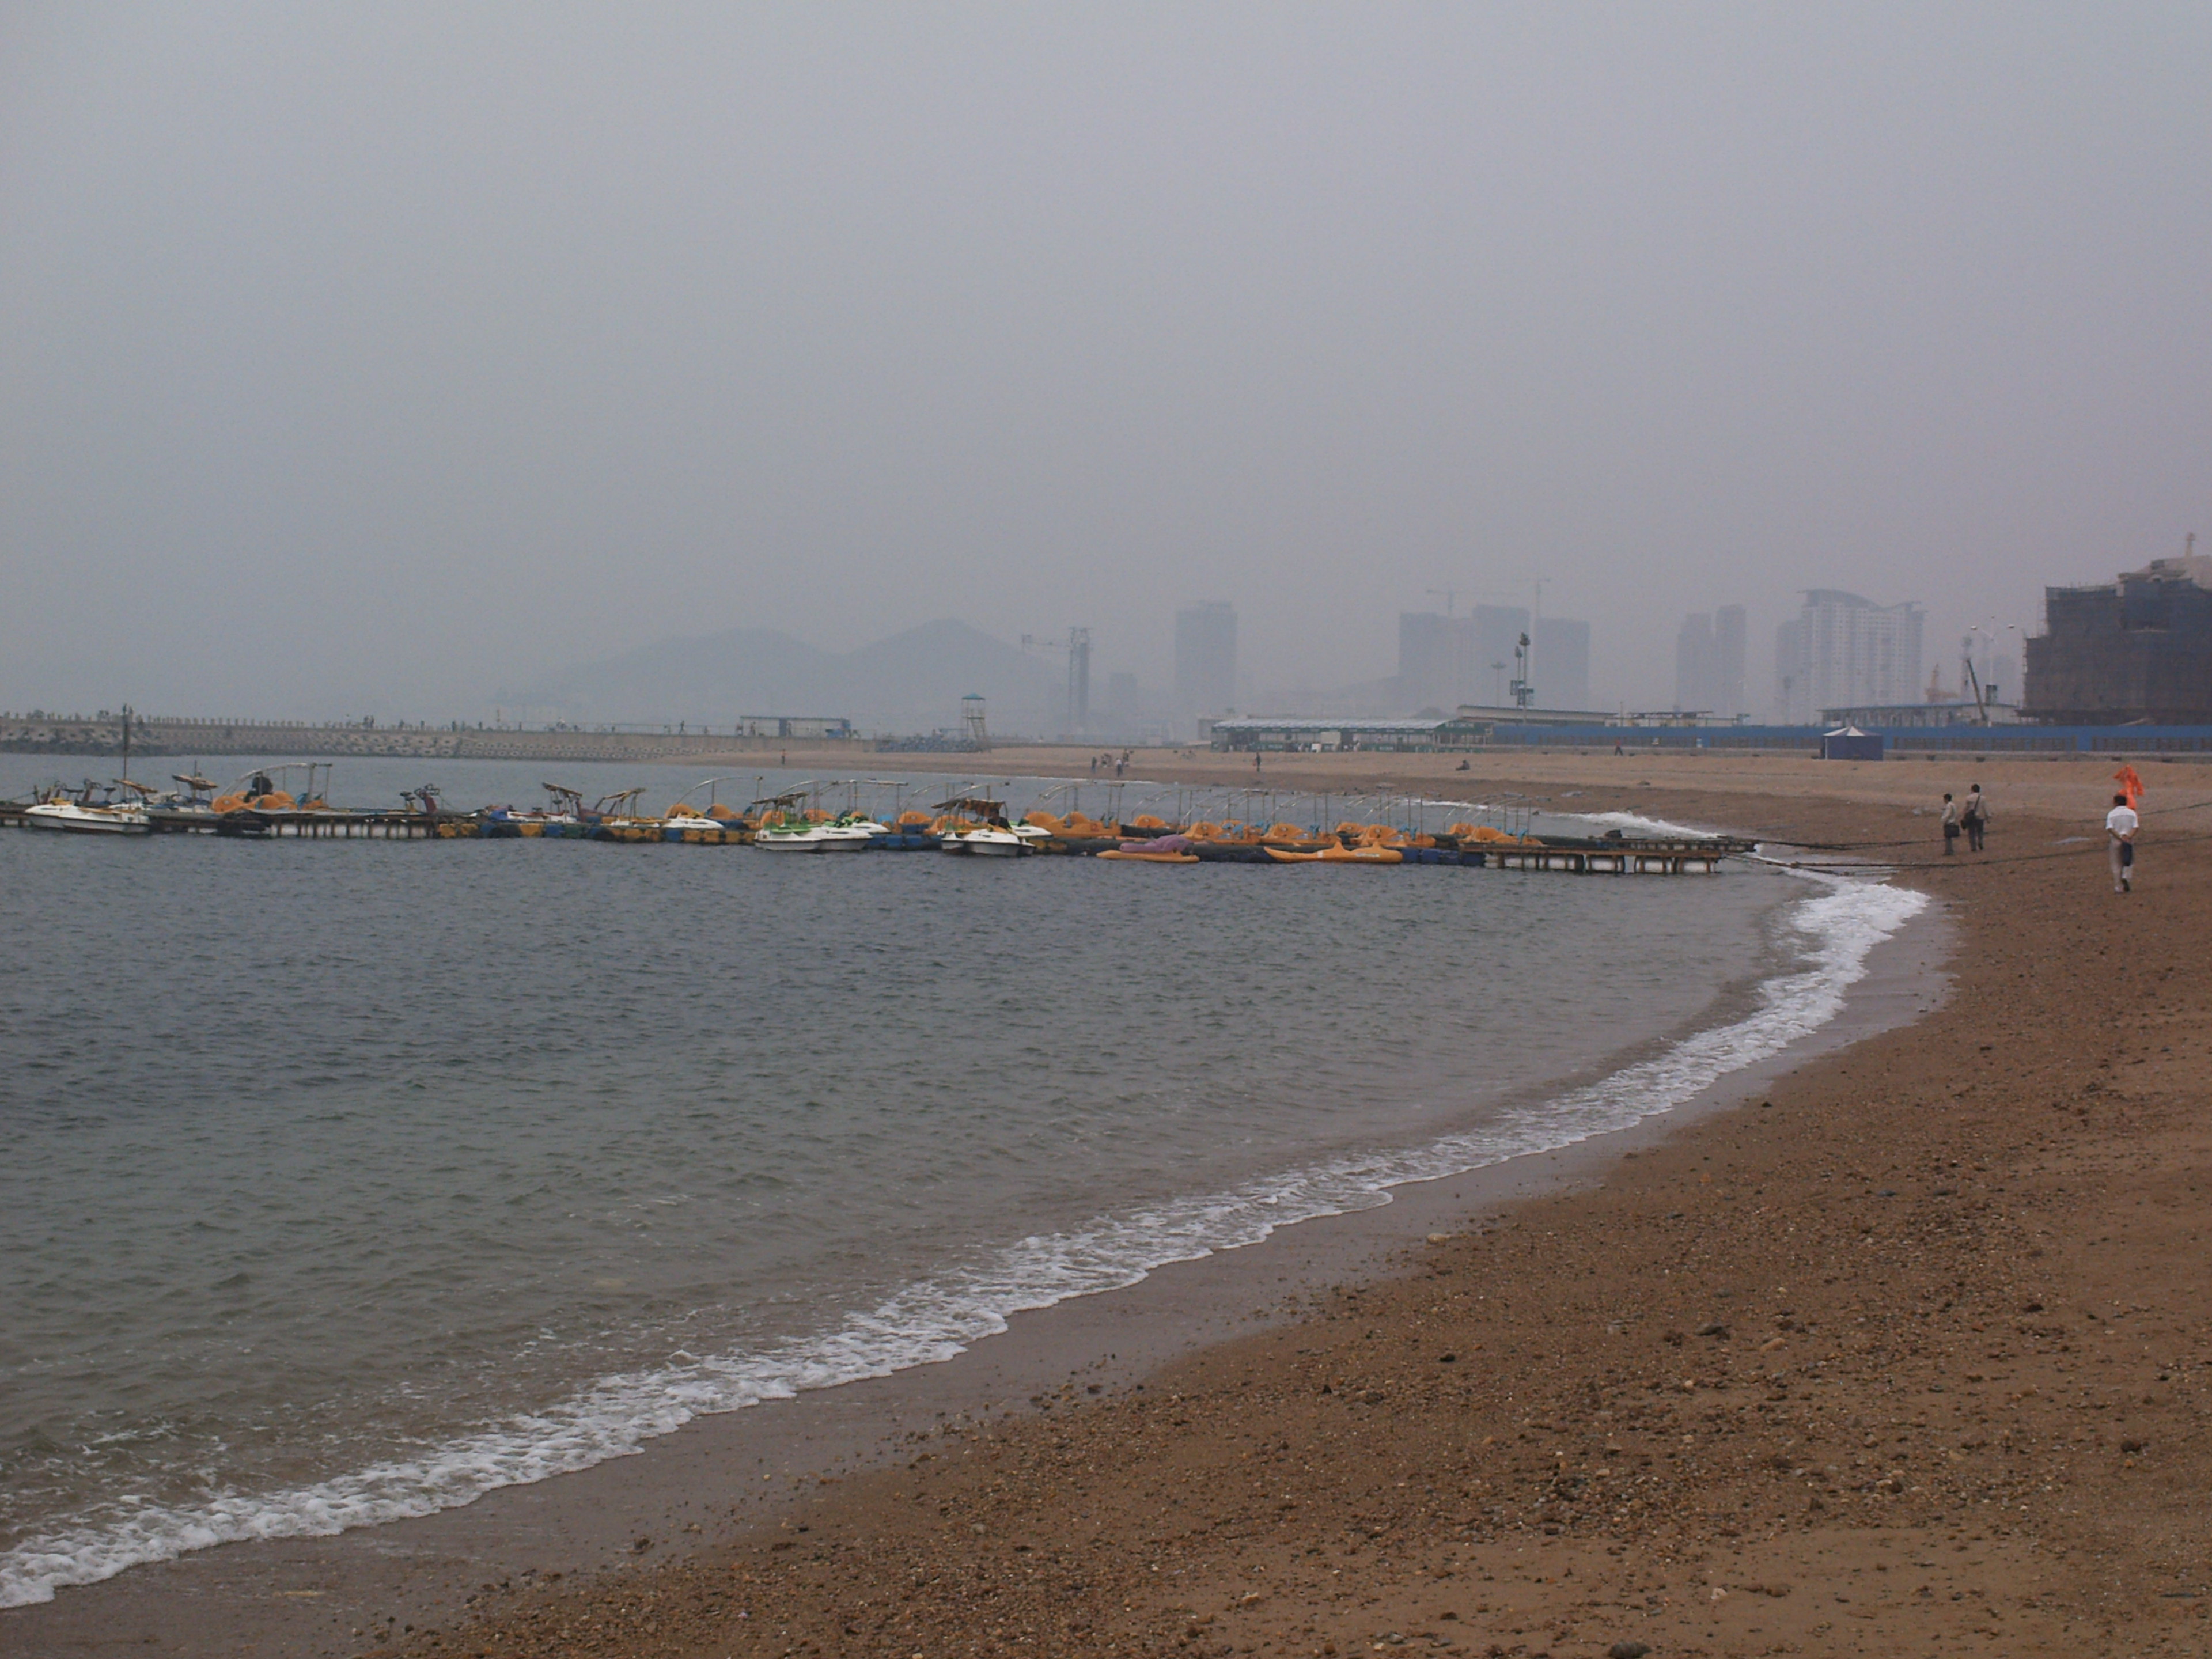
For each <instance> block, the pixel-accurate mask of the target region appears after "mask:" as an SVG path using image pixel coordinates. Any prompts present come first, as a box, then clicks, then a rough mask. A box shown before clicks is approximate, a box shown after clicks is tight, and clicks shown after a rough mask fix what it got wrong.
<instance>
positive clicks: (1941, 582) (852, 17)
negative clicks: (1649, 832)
mask: <svg viewBox="0 0 2212 1659" xmlns="http://www.w3.org/2000/svg"><path fill="white" fill-rule="evenodd" d="M11 15H20V16H21V18H22V19H23V20H24V21H22V22H21V25H20V26H18V27H8V28H4V29H0V386H5V387H6V389H7V390H6V394H5V396H4V397H0V549H4V550H6V558H5V564H6V568H7V578H6V595H5V597H6V603H5V604H4V605H0V705H6V706H13V707H18V708H21V707H28V706H31V705H33V704H34V703H35V704H41V705H52V704H57V703H59V704H64V705H69V706H74V707H80V708H92V707H96V706H99V705H100V704H103V703H105V704H107V705H110V706H112V705H114V704H116V703H118V702H124V701H129V702H133V703H134V704H143V705H145V706H148V707H161V708H174V709H210V708H228V709H236V708H244V707H248V706H259V707H264V708H276V709H282V710H284V711H288V712H293V713H296V714H298V715H300V716H301V717H319V716H325V715H334V716H348V715H351V716H358V715H360V714H363V713H365V712H369V711H374V712H375V713H377V714H379V715H380V717H382V718H387V719H436V718H451V717H453V716H455V715H457V714H459V713H460V712H462V711H463V710H468V711H470V712H471V713H472V714H476V715H477V716H478V717H489V715H490V714H492V710H493V706H494V705H495V702H496V700H497V696H498V693H499V691H500V690H501V689H502V688H505V687H508V686H514V685H521V684H530V683H532V682H534V681H536V680H538V679H540V678H545V677H547V676H549V675H550V674H552V673H553V672H554V671H556V670H559V669H562V668H564V667H567V666H574V665H586V664H590V663H595V662H599V661H601V660H604V659H611V658H616V657H621V656H624V655H627V654H629V653H638V652H649V651H651V650H653V649H654V648H656V647H663V646H665V645H666V644H667V643H668V642H669V641H678V640H683V639H687V638H696V637H699V636H702V635H711V634H714V633H716V632H720V631H732V630H743V629H751V630H775V631H781V632H782V633H785V634H787V635H791V636H793V637H794V638H798V639H802V640H805V641H810V642H811V644H812V645H813V646H814V647H815V648H817V649H818V650H820V651H822V652H824V653H829V654H831V655H845V654H849V653H854V652H856V651H861V650H864V649H866V647H869V646H870V645H871V644H872V642H874V641H880V640H883V639H886V638H889V637H892V636H894V635H898V634H899V633H901V632H902V631H903V630H905V629H910V628H912V627H915V626H916V625H920V624H924V623H929V622H931V621H933V620H934V619H941V618H946V617H957V618H960V619H962V620H963V621H964V622H965V623H968V624H969V625H970V626H972V627H973V628H975V629H977V630H979V631H980V632H981V633H982V634H984V635H989V636H991V637H993V638H994V639H996V640H998V641H1004V642H1013V641H1019V640H1020V639H1022V638H1023V637H1024V635H1031V636H1035V637H1036V638H1041V639H1042V638H1053V637H1062V638H1064V637H1065V636H1066V629H1068V627H1069V626H1071V625H1079V626H1082V627H1085V628H1088V629H1091V630H1092V633H1093V639H1094V641H1095V651H1096V653H1097V660H1096V666H1097V670H1098V671H1099V673H1100V674H1101V675H1102V676H1110V675H1111V674H1113V673H1116V672H1119V673H1127V674H1132V675H1133V676H1135V678H1136V680H1137V683H1138V684H1139V687H1140V688H1142V690H1143V691H1144V693H1145V695H1146V696H1150V697H1152V698H1155V699H1157V700H1158V702H1160V703H1161V704H1163V705H1164V704H1167V703H1169V702H1172V701H1173V697H1174V693H1173V684H1174V676H1175V617H1176V611H1177V610H1178V609H1180V608H1181V607H1182V606H1185V605H1190V604H1193V603H1196V602H1198V601H1200V600H1205V599H1218V600H1221V601H1223V602H1225V603H1227V604H1229V605H1231V606H1232V607H1233V608H1234V609H1235V611H1236V612H1237V685H1236V688H1235V690H1234V691H1233V693H1232V695H1231V701H1232V702H1236V703H1237V704H1238V705H1239V706H1241V704H1242V702H1243V701H1245V700H1246V699H1247V698H1249V697H1250V696H1271V695H1272V693H1273V691H1276V690H1279V691H1281V692H1283V693H1284V694H1285V696H1342V697H1343V698H1344V699H1346V700H1347V701H1356V700H1359V699H1369V700H1372V699H1375V698H1379V697H1381V696H1384V695H1386V694H1385V692H1384V691H1383V690H1382V689H1380V688H1381V687H1382V684H1383V682H1387V681H1389V680H1391V679H1392V678H1394V674H1395V666H1396V664H1395V657H1396V652H1397V647H1398V643H1399V641H1398V638H1397V635H1398V629H1399V617H1400V615H1401V612H1407V611H1414V612H1418V611H1434V610H1444V611H1457V612H1460V613H1462V614H1464V613H1465V612H1466V611H1467V610H1468V606H1469V605H1473V604H1478V603H1480V604H1486V605H1494V606H1499V607H1504V608H1509V609H1510V608H1519V609H1525V610H1527V611H1529V612H1530V613H1531V616H1532V618H1533V617H1536V616H1542V617H1567V618H1572V619H1577V620H1584V621H1587V622H1589V624H1590V627H1591V653H1590V674H1589V688H1588V691H1589V696H1588V699H1587V700H1588V701H1590V702H1595V703H1597V704H1598V705H1600V706H1601V707H1613V706H1614V705H1616V704H1617V703H1621V702H1626V703H1628V704H1631V705H1635V706H1641V707H1645V708H1663V707H1665V706H1666V705H1667V704H1668V702H1669V701H1670V700H1671V696H1672V691H1673V687H1674V649H1675V645H1676V639H1675V633H1676V628H1677V624H1678V623H1680V619H1681V618H1682V617H1683V616H1684V615H1685V614H1686V612H1688V611H1692V610H1697V609H1699V608H1702V607H1705V606H1708V605H1711V604H1712V603H1715V602H1717V600H1719V599H1726V600H1727V601H1729V602H1730V603H1735V604H1741V605H1743V606H1745V607H1746V611H1747V616H1748V617H1749V619H1750V624H1751V627H1750V635H1749V637H1750V640H1751V648H1752V652H1753V656H1754V660H1753V661H1752V662H1751V663H1750V665H1748V668H1747V672H1748V674H1749V675H1750V678H1751V682H1752V684H1753V698H1754V701H1755V702H1760V703H1764V702H1765V701H1766V700H1767V689H1768V683H1769V680H1770V678H1771V663H1770V660H1769V647H1770V646H1771V641H1772V640H1773V638H1774V630H1775V629H1776V627H1777V625H1778V623H1781V622H1783V621H1784V619H1786V618H1787V617H1790V615H1791V614H1793V613H1794V612H1795V611H1796V609H1797V608H1798V605H1799V603H1800V602H1799V600H1798V599H1797V597H1796V595H1797V594H1798V593H1799V592H1801V591H1802V590H1804V589H1807V588H1815V587H1828V588H1836V589H1849V590H1850V591H1854V592H1863V593H1869V594H1873V595H1875V596H1877V597H1884V598H1900V597H1911V599H1915V600H1916V601H1917V603H1919V604H1920V605H1922V607H1923V611H1924V612H1925V616H1926V627H1927V629H1928V630H1929V631H1928V637H1929V641H1931V642H1933V641H1942V647H1943V649H1942V657H1943V659H1944V661H1945V664H1946V667H1945V673H1946V677H1947V678H1948V677H1949V676H1950V675H1951V674H1952V673H1953V672H1954V665H1953V664H1952V663H1951V660H1950V658H1951V647H1952V646H1953V644H1954V642H1955V641H1957V640H1958V639H1959V638H1960V636H1961V635H1963V634H1965V633H1966V631H1967V630H1968V629H1971V628H1974V627H1981V628H1984V629H1986V630H1987V631H1989V632H1990V633H1992V634H1993V635H2002V634H2004V633H2005V631H2006V630H2007V629H2008V628H2011V627H2018V628H2020V629H2021V630H2022V631H2023V632H2024V633H2025V632H2030V631H2033V624H2034V623H2035V622H2036V620H2037V618H2038V617H2039V606H2040V604H2041V594H2042V590H2043V588H2044V587H2045V586H2046V585H2064V584H2069V583H2079V582H2093V581H2097V580H2104V579H2106V578H2108V577H2109V575H2110V574H2111V572H2112V570H2114V569H2116V568H2133V567H2139V566H2141V565H2142V564H2144V563H2145V562H2148V560H2149V559H2151V558H2154V557H2160V556H2169V555H2174V554H2179V552H2180V551H2181V550H2182V544H2183V538H2184V537H2185V534H2186V533H2187V532H2189V531H2191V530H2192V529H2212V485H2208V483H2207V478H2206V473H2205V469H2204V465H2203V457H2204V455H2205V454H2206V453H2212V404H2208V402H2207V400H2206V398H2205V397H2204V394H2203V380H2204V368H2203V366H2204V364H2206V363H2207V362H2212V307H2206V306H2205V305H2204V304H2203V272H2204V270H2206V269H2207V267H2208V265H2212V191H2206V190H2205V189H2204V188H2203V179H2202V173H2203V165H2202V160H2201V157H2202V155H2203V151H2204V149H2205V148H2206V143H2205V142H2203V134H2204V133H2205V132H2206V131H2207V121H2208V117H2207V115H2206V112H2205V100H2204V96H2203V86H2204V83H2205V80H2206V67H2207V65H2208V64H2212V11H2208V10H2206V9H2203V8H2196V9H2191V8H2157V7H2154V8H2122V9H2117V10H2115V9H2100V10H2092V9H2082V8H2076V9H2072V10H2067V9H2041V10H2027V11H2021V10H2017V9H2016V10H2015V11H2014V12H2012V13H2003V12H1989V13H1984V12H1968V11H1961V10H1959V9H1955V8H1942V7H1926V6H1916V5H1909V4H1905V3H1903V0H1865V3H1863V4H1859V5H1855V6H1851V7H1848V8H1829V9H1820V8H1813V9H1807V8H1778V7H1769V8H1757V7H1748V6H1731V5H1726V4H1724V5H1723V6H1722V7H1720V8H1719V9H1717V10H1715V11H1711V12H1709V13H1704V14H1699V13H1696V12H1694V11H1692V12H1688V13H1685V12H1680V11H1676V10H1674V9H1667V8H1641V9H1639V8H1615V9H1610V10H1607V11H1603V12H1601V13H1591V14H1585V13H1583V12H1580V11H1577V10H1575V9H1563V8H1550V9H1545V8H1537V9H1528V10H1526V11H1522V12H1509V11H1500V10H1498V9H1490V8H1483V7H1456V8H1455V7H1427V8H1412V9H1381V10H1376V9H1359V8H1346V7H1330V6H1320V5H1306V4H1301V3H1298V0H1287V3H1285V4H1283V5H1279V6H1272V7H1267V8H1251V7H1238V6H1234V5H1232V6H1229V7H1223V8H1206V9H1196V10H1176V9H1150V10H1148V9H1143V8H1121V9H1090V10H1085V9H1058V10H1051V9H1047V10H1039V11H1035V12H1021V13H1016V12H1012V11H994V10H992V9H982V10H980V11H963V10H959V9H927V8H896V7H895V8H891V9H890V10H889V11H888V12H887V13H886V12H870V13H866V14H863V13H860V12H855V11H852V10H847V9H837V8H823V7H798V8H773V7H771V8H713V7H704V6H696V5H690V4H685V3H680V0H679V3H676V4H671V5H668V6H663V7H656V8H652V9H648V10H647V11H644V12H640V13H633V12H629V11H616V10H612V9H602V10H591V9H586V10H582V11H578V12H574V13H569V12H562V13H559V14H557V15H547V14H545V13H544V12H543V11H542V10H539V9H532V8H527V7H521V6H516V5H513V4H512V3H506V0H486V3H484V4H483V5H480V6H477V7H474V8H459V9H457V8H450V7H431V6H423V5H419V4H410V3H400V4H395V5H388V6H379V7H374V8H368V9H328V8H314V7H297V6H283V5H276V4H271V3H265V0H246V3H244V4H241V5H240V6H237V7H234V8H228V9H225V10H224V11H223V12H222V22H221V25H220V26H219V27H216V26H213V25H211V24H210V21H209V15H208V14H207V12H206V11H205V9H204V8H195V7H190V6H182V5H175V4H171V3H166V0H148V3H146V4H143V5H141V6H138V7H134V8H131V9H128V10H127V11H125V10H117V9H109V8H101V7H82V6H66V5H53V4H46V3H33V4H32V5H31V6H29V7H28V8H27V9H26V8H22V7H18V8H15V10H14V13H12V14H11ZM1700 18H1702V20H1703V21H1699V19H1700ZM2191 135H2196V137H2194V138H2192V137H2191ZM1540 585H1541V598H1540V597H1539V588H1540ZM1447 595H1449V596H1450V597H1449V598H1448V597H1447ZM1534 652H1535V658H1534V669H1533V673H1534V679H1535V682H1536V690H1537V695H1538V696H1540V697H1541V698H1542V699H1543V700H1545V701H1547V702H1549V701H1553V700H1555V699H1559V698H1564V697H1565V695H1566V694H1567V692H1568V691H1570V690H1571V681H1565V680H1562V679H1561V678H1559V676H1557V675H1555V674H1553V673H1551V672H1550V671H1549V670H1548V669H1547V666H1546V665H1545V659H1546V657H1547V646H1546V642H1545V641H1543V640H1541V639H1537V640H1535V641H1534ZM1552 654H1553V656H1554V658H1555V659H1561V660H1564V659H1563V658H1560V654H1559V652H1558V651H1557V650H1554V651H1553V653H1552ZM1930 654H1931V655H1933V654H1935V653H1934V652H1933V651H1932V650H1931V652H1930ZM1499 659H1500V656H1499V653H1498V651H1497V650H1496V648H1495V647H1494V646H1486V653H1484V654H1482V655H1481V657H1480V667H1479V668H1478V669H1477V670H1475V674H1476V677H1477V678H1478V679H1487V681H1488V682H1489V684H1488V685H1487V686H1486V687H1484V688H1482V689H1480V691H1479V695H1480V696H1482V697H1483V698H1485V699H1488V698H1490V697H1492V696H1496V695H1497V690H1496V686H1497V680H1498V671H1497V670H1495V669H1494V668H1493V667H1492V666H1491V665H1492V664H1493V663H1495V662H1497V661H1498V660H1499ZM1061 666H1062V667H1063V669H1064V666H1065V665H1064V663H1063V664H1062V665H1061ZM1924 666H1925V665H1924V664H1923V671H1924ZM1508 677H1509V678H1510V675H1509V676H1508ZM1063 701H1065V696H1064V693H1063ZM1102 706H1103V705H1102Z"/></svg>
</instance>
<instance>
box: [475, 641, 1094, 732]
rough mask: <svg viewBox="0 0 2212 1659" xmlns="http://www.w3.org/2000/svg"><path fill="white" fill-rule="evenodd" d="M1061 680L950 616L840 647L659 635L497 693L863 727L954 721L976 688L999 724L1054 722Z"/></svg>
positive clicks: (545, 701) (698, 720)
mask: <svg viewBox="0 0 2212 1659" xmlns="http://www.w3.org/2000/svg"><path fill="white" fill-rule="evenodd" d="M970 692H978V693H981V695H982V696H983V697H984V698H985V699H986V701H987V705H988V708H989V714H990V720H991V726H992V728H993V729H994V731H999V732H1007V733H1009V734H1032V733H1042V734H1049V733H1051V732H1055V731H1057V730H1058V728H1059V727H1060V725H1061V724H1062V723H1063V715H1062V705H1063V703H1064V702H1065V698H1066V668H1065V665H1064V664H1063V662H1062V661H1061V660H1060V659H1059V658H1057V657H1047V656H1032V655H1030V654H1029V653H1025V652H1024V651H1022V650H1021V649H1020V648H1019V647H1015V646H1012V645H1009V644H1007V643H1006V641H1003V640H998V639H994V638H993V637H992V636H991V635H988V634H985V633H983V632H982V631H981V630H980V629H975V628H971V627H969V625H968V624H967V623H963V622H957V621H955V620H953V619H951V618H950V617H947V618H945V619H943V620H940V621H937V622H929V623H921V624H920V625H919V626H917V627H914V628H909V629H904V630H902V632H899V633H896V634H894V635H891V636H890V638H888V639H884V640H878V641H875V643H873V644H872V645H866V646H862V647H860V649H859V650H857V651H850V652H845V653H838V652H834V651H824V650H823V649H821V648H820V647H817V646H812V645H809V644H807V643H806V642H805V641H804V640H799V639H794V638H793V637H792V636H791V635H788V634H785V633H781V632H778V631H777V630H775V629H764V628H738V629H730V630H729V631H728V632H726V633H721V634H708V635H692V636H690V637H686V638H680V639H670V640H662V641H656V642H655V643H653V644H652V645H647V646H642V647H639V648H638V649H636V650H634V651H625V652H623V653H621V654H619V655H617V656H612V657H606V658H602V659H598V660H596V661H591V662H583V663H578V664H575V665H573V666H570V667H568V668H563V669H560V670H557V671H553V672H550V673H548V674H547V675H546V676H545V678H543V679H542V680H539V681H538V682H537V683H536V684H532V685H528V686H525V687H522V688H520V689H518V690H508V691H504V692H502V693H501V696H500V701H501V703H502V704H503V705H504V706H505V707H507V708H509V709H511V710H513V711H515V712H517V713H519V714H523V715H524V716H525V717H526V718H528V719H531V720H574V721H578V722H580V723H583V724H587V725H588V724H596V723H599V722H602V721H649V722H653V723H665V722H672V721H675V720H688V721H690V723H691V724H693V725H694V726H699V725H705V726H724V725H727V724H729V723H731V722H732V721H733V720H737V719H738V717H739V716H741V715H747V714H834V715H842V716H844V717H845V718H847V719H848V720H852V721H853V722H854V725H856V726H860V728H861V729H862V730H863V731H870V732H928V731H934V730H936V729H937V728H938V727H939V726H956V725H957V724H958V723H959V719H960V700H961V698H962V697H963V696H967V695H968V694H969V693H970Z"/></svg>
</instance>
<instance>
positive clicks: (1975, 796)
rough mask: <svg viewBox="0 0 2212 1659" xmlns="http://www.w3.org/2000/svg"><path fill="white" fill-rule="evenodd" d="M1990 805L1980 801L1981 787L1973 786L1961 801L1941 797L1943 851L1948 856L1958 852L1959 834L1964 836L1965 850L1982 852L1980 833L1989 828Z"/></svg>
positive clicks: (1978, 785)
mask: <svg viewBox="0 0 2212 1659" xmlns="http://www.w3.org/2000/svg"><path fill="white" fill-rule="evenodd" d="M1989 823H1990V804H1989V802H1987V801H1986V800H1984V799H1982V786H1981V785H1980V784H1975V785H1974V786H1973V787H1972V788H1970V789H1968V790H1967V791H1966V799H1965V800H1963V801H1958V800H1954V799H1951V797H1950V796H1948V795H1946V796H1944V797H1943V851H1944V854H1946V855H1947V856H1948V855H1949V854H1952V853H1954V852H1956V851H1957V850H1958V841H1959V832H1960V830H1962V829H1963V830H1965V831H1966V850H1967V851H1968V852H1969V853H1978V852H1980V851H1981V850H1982V831H1983V830H1984V829H1987V828H1988V827H1989Z"/></svg>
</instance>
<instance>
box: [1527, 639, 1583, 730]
mask: <svg viewBox="0 0 2212 1659" xmlns="http://www.w3.org/2000/svg"><path fill="white" fill-rule="evenodd" d="M1530 631H1531V635H1532V636H1533V638H1534V641H1535V662H1534V666H1533V667H1532V668H1531V669H1530V671H1529V677H1530V678H1532V679H1534V681H1535V683H1536V705H1537V707H1538V708H1589V667H1590V647H1589V638H1590V635H1589V623H1586V622H1572V621H1570V620H1569V619H1568V618H1566V617H1537V618H1536V626H1535V627H1534V629H1532V630H1530Z"/></svg>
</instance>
